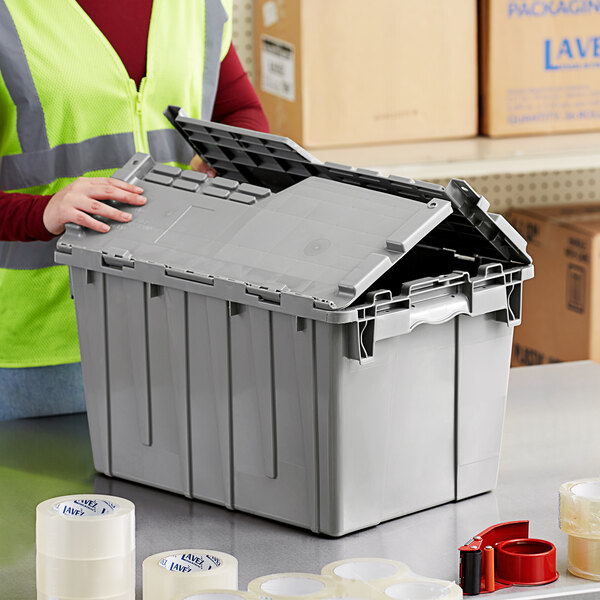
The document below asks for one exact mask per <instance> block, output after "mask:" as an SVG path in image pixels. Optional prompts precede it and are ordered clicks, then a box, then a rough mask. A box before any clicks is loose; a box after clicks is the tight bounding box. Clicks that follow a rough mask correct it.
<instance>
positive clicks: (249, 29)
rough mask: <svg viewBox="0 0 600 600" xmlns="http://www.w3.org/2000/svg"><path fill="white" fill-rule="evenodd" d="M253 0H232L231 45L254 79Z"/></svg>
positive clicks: (251, 79) (252, 79) (251, 78)
mask: <svg viewBox="0 0 600 600" xmlns="http://www.w3.org/2000/svg"><path fill="white" fill-rule="evenodd" d="M253 29H254V1H253V0H233V45H234V46H235V49H236V51H237V53H238V55H239V57H240V61H241V63H242V65H243V66H244V69H246V72H247V73H248V77H250V81H252V82H253V81H254V41H253Z"/></svg>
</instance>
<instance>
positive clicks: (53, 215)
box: [42, 177, 146, 235]
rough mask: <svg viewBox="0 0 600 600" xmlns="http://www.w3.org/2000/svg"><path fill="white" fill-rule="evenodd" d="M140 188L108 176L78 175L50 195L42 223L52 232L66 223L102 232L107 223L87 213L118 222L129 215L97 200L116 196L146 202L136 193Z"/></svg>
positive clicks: (137, 202) (120, 199) (135, 204)
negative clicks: (71, 181)
mask: <svg viewBox="0 0 600 600" xmlns="http://www.w3.org/2000/svg"><path fill="white" fill-rule="evenodd" d="M143 191H144V190H142V188H140V187H137V186H135V185H131V184H129V183H125V182H124V181H119V180H118V179H112V178H110V177H79V178H78V179H76V180H75V181H73V183H70V184H69V185H67V186H65V187H64V188H63V189H62V190H60V191H59V192H56V194H54V196H52V198H50V202H48V204H47V205H46V208H45V209H44V214H43V216H42V219H43V221H44V227H45V228H46V229H47V230H48V231H49V232H50V233H53V234H54V235H59V234H61V233H63V232H64V230H65V225H66V224H67V223H75V224H77V225H82V226H83V227H88V228H89V229H93V230H94V231H99V232H100V233H106V232H107V231H109V230H110V227H109V226H108V225H107V224H106V223H102V222H101V221H98V220H96V219H94V218H93V217H92V216H90V215H99V216H101V217H107V218H108V219H112V220H113V221H120V222H121V223H126V222H127V221H131V215H130V214H129V213H127V212H124V211H122V210H119V209H117V208H114V207H113V206H109V205H108V204H105V203H104V202H100V200H117V201H118V202H124V203H126V204H133V205H134V206H140V205H142V204H145V203H146V198H144V196H140V194H141V193H142V192H143Z"/></svg>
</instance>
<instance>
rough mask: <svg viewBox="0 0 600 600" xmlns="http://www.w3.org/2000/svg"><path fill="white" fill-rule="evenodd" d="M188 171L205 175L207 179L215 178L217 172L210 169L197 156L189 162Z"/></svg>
mask: <svg viewBox="0 0 600 600" xmlns="http://www.w3.org/2000/svg"><path fill="white" fill-rule="evenodd" d="M190 169H192V171H200V173H206V174H207V175H208V176H209V177H216V176H217V172H216V171H215V170H214V169H213V168H212V167H209V166H208V165H207V164H206V163H205V162H204V161H203V160H202V159H201V158H200V157H199V156H198V155H197V154H195V155H194V158H192V162H190Z"/></svg>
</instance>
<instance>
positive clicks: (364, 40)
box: [254, 0, 477, 147]
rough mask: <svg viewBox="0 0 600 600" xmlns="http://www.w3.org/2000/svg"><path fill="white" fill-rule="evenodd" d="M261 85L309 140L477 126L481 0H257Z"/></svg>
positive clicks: (355, 140) (289, 126)
mask: <svg viewBox="0 0 600 600" xmlns="http://www.w3.org/2000/svg"><path fill="white" fill-rule="evenodd" d="M254 17H255V18H254V31H255V44H254V47H255V62H254V64H255V77H254V79H255V86H256V88H257V90H258V94H259V96H260V99H261V102H262V103H263V106H264V108H265V111H266V113H267V116H268V118H269V121H270V124H271V129H272V131H273V132H274V133H277V134H281V135H285V136H288V137H291V138H292V139H294V140H295V141H297V142H299V143H301V144H303V145H304V146H309V147H323V146H334V145H349V144H370V143H385V142H393V141H402V140H422V139H441V138H452V137H468V136H474V135H476V134H477V33H476V31H477V6H476V1H475V0H451V1H448V0H427V2H423V1H422V0H371V1H370V2H368V3H365V2H364V1H363V0H327V1H326V2H323V0H257V1H256V2H255V15H254Z"/></svg>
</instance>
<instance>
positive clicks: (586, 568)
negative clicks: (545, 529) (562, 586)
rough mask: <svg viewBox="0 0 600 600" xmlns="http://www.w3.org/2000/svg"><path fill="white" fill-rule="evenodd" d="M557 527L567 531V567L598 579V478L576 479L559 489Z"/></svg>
mask: <svg viewBox="0 0 600 600" xmlns="http://www.w3.org/2000/svg"><path fill="white" fill-rule="evenodd" d="M559 497H560V528H561V530H562V531H564V532H565V533H567V534H568V535H569V552H568V553H569V571H570V572H571V573H572V574H573V575H576V576H577V577H583V578H584V579H593V580H595V581H600V479H598V478H595V479H578V480H576V481H568V482H567V483H563V484H562V485H561V486H560V489H559Z"/></svg>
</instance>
